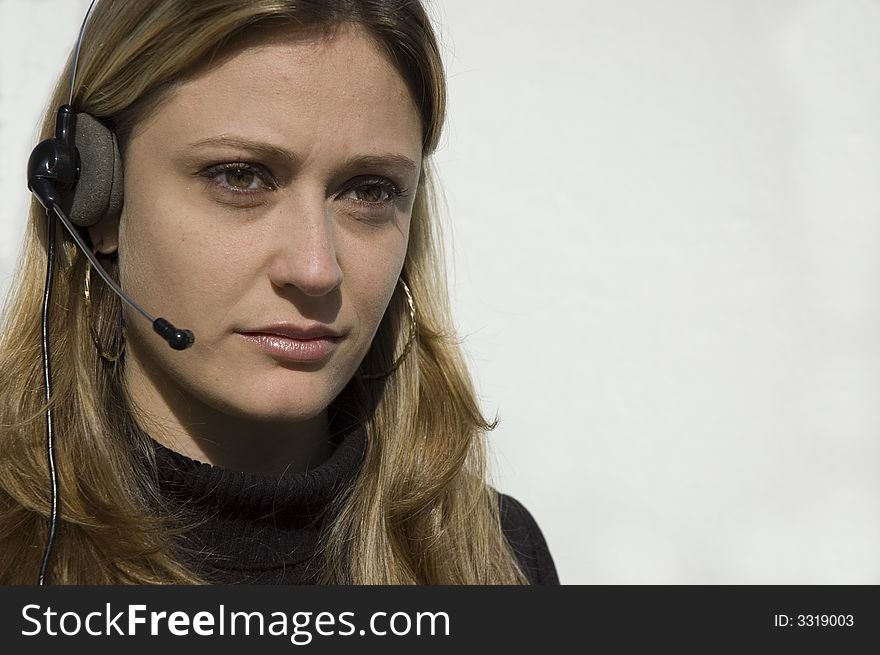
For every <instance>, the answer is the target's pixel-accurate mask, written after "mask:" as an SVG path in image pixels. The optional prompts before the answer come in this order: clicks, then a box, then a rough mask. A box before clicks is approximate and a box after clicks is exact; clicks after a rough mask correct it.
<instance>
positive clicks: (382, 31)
mask: <svg viewBox="0 0 880 655" xmlns="http://www.w3.org/2000/svg"><path fill="white" fill-rule="evenodd" d="M274 24H284V25H291V26H295V29H302V30H315V29H316V30H318V31H324V33H329V31H330V30H332V29H333V28H335V27H339V26H341V25H344V24H355V25H358V26H359V27H361V28H362V29H365V30H366V31H367V33H368V34H370V35H371V37H372V38H373V39H374V40H375V41H376V43H377V44H378V45H379V46H380V48H381V49H382V51H383V53H384V54H385V55H386V56H388V58H389V60H390V61H391V62H392V63H393V65H394V66H395V67H396V69H397V70H398V72H399V73H400V75H401V76H402V78H403V79H404V80H405V81H406V83H407V85H408V88H409V89H410V92H411V94H412V96H413V98H414V100H415V103H416V106H417V107H418V108H419V111H420V112H421V116H422V128H423V137H424V141H423V151H424V153H425V158H424V161H423V175H422V179H421V180H420V182H419V186H418V192H417V195H416V199H415V204H414V208H413V214H412V221H411V232H410V239H409V247H408V252H407V255H406V259H405V262H404V266H403V271H402V274H401V275H402V277H403V278H404V279H405V280H406V281H407V283H408V286H409V288H410V290H411V293H412V298H413V301H414V303H415V306H416V308H417V317H418V339H417V341H416V343H415V344H414V347H413V349H412V351H411V352H410V353H409V355H408V356H407V357H406V358H405V359H404V361H403V363H402V364H401V366H400V367H399V368H398V369H397V370H396V371H394V373H393V374H392V375H390V376H389V377H387V378H385V379H383V380H380V381H375V380H366V379H364V377H363V376H362V375H361V373H362V372H363V373H373V372H380V371H383V370H387V369H388V368H389V366H390V365H391V364H392V362H394V361H395V358H396V355H397V353H399V352H400V351H402V349H403V345H404V343H405V341H406V339H407V337H408V316H407V304H406V302H405V299H403V298H401V297H400V296H401V294H400V292H399V291H398V292H396V293H395V295H394V297H393V298H392V300H391V302H390V304H389V306H388V308H387V311H386V314H385V316H384V318H383V320H382V323H381V324H380V327H379V330H378V332H377V335H376V337H375V339H374V342H373V344H372V345H371V348H370V350H369V352H368V353H367V355H366V357H365V358H364V361H363V363H362V365H361V369H359V373H358V374H357V375H355V377H354V378H353V379H352V381H351V382H350V383H349V385H348V387H347V388H346V391H345V392H344V393H349V394H351V396H352V397H353V398H354V406H355V407H356V408H357V411H358V412H359V417H358V418H359V419H360V420H361V421H362V422H363V423H364V425H365V427H366V430H367V435H368V438H367V450H366V454H365V458H364V461H363V463H362V466H361V468H360V470H359V472H358V474H357V476H356V477H355V478H354V480H353V481H352V483H351V485H350V487H349V488H348V489H347V490H346V492H345V493H343V494H340V495H339V496H338V498H337V500H336V504H335V505H334V506H333V510H334V511H333V520H332V521H331V522H330V524H329V526H328V527H327V529H326V530H325V532H324V534H323V535H322V542H321V548H320V557H321V564H322V566H321V582H323V583H327V584H407V583H416V584H446V583H451V584H471V583H475V584H498V583H504V584H524V583H526V582H527V580H526V577H525V576H524V574H523V572H522V570H521V569H520V567H519V565H518V564H517V561H516V558H515V557H514V555H513V553H512V551H511V550H510V547H509V545H508V543H507V541H506V539H505V538H504V535H503V533H502V530H501V526H500V521H499V508H498V494H497V492H496V491H495V490H494V489H493V488H492V486H491V485H490V484H488V483H487V477H486V476H487V469H486V433H487V432H488V431H489V430H491V429H493V428H494V427H495V425H496V423H497V420H496V421H495V422H492V423H489V422H487V421H486V420H485V419H484V418H483V416H482V414H481V412H480V409H479V405H478V403H477V400H476V395H475V391H474V388H473V384H472V381H471V378H470V376H469V373H468V370H467V367H466V365H465V363H464V360H463V357H462V353H461V349H460V343H459V340H458V338H457V336H456V332H455V329H454V326H453V323H452V320H451V312H450V308H449V301H448V291H447V287H446V278H445V273H444V268H443V262H444V257H443V253H442V239H441V235H440V233H439V227H440V226H439V222H438V220H437V217H438V207H437V193H436V189H435V188H434V183H433V179H434V175H433V173H432V167H431V159H430V156H431V155H432V154H433V152H434V151H435V149H436V147H437V144H438V140H439V137H440V133H441V129H442V126H443V122H444V119H445V108H446V90H445V73H444V70H443V66H442V61H441V57H440V53H439V50H438V46H437V42H436V37H435V35H434V33H433V30H432V27H431V24H430V20H429V18H428V16H427V15H426V13H425V10H424V8H423V6H422V5H421V3H420V2H419V0H355V1H353V0H250V1H249V2H241V0H202V1H200V2H185V1H183V0H155V1H152V2H130V1H129V0H101V2H99V3H98V5H97V7H96V8H95V10H94V13H93V16H92V19H91V21H90V23H89V26H88V28H87V29H86V33H85V38H84V40H83V45H82V51H81V55H80V63H79V70H78V75H77V84H76V87H75V89H74V102H73V105H74V107H75V108H76V110H77V111H82V112H87V113H89V114H91V115H93V116H94V117H96V118H98V119H99V120H102V121H103V122H105V123H106V124H108V125H109V126H111V127H113V128H114V129H115V130H116V132H117V135H118V137H119V141H120V146H121V147H122V148H123V150H124V148H125V145H126V141H127V139H128V136H129V135H130V133H131V130H132V128H133V126H134V125H136V124H137V123H138V121H140V120H141V119H142V117H143V116H144V115H145V113H147V112H149V110H150V108H151V107H154V106H156V104H157V103H160V102H161V101H162V99H163V97H165V96H166V94H167V93H168V92H169V91H170V90H172V89H173V87H174V84H175V83H176V82H177V81H178V80H180V79H182V78H183V77H184V76H186V75H189V74H192V73H193V72H194V71H196V70H197V69H198V68H199V67H200V66H202V65H205V64H209V63H210V62H211V61H212V59H213V58H214V57H216V56H217V55H220V54H222V53H223V52H224V51H228V49H229V48H230V47H231V44H233V43H234V41H235V39H237V38H238V37H240V36H242V35H243V34H244V33H245V32H250V31H251V30H253V29H255V28H256V27H260V26H265V25H274ZM68 92H69V87H68V78H67V71H65V73H64V74H63V75H62V77H61V79H60V81H59V83H58V86H57V87H56V90H55V93H54V96H53V98H52V101H51V103H50V105H49V111H48V112H47V113H46V115H45V118H44V122H43V130H42V132H43V138H48V137H49V136H50V135H51V134H52V132H53V127H54V114H55V108H56V107H58V106H60V105H61V104H63V103H64V102H66V100H67V94H68ZM83 236H84V237H86V238H87V234H86V232H85V231H83ZM46 242H47V228H46V216H45V212H44V211H43V210H42V208H41V207H40V206H39V204H38V203H36V202H33V203H32V206H31V211H30V220H29V223H28V226H27V231H26V235H25V243H24V249H23V252H22V254H21V257H20V260H19V262H18V266H17V270H16V276H15V278H14V280H13V284H12V286H11V290H10V295H9V297H8V298H7V302H6V306H5V311H4V315H5V316H4V320H3V324H2V332H0V380H2V381H3V386H4V388H3V393H2V397H0V449H2V453H3V455H2V458H0V582H2V583H4V584H10V583H31V582H34V581H35V580H36V579H37V573H38V569H39V564H40V558H41V554H42V549H43V547H44V545H45V543H46V539H47V536H48V516H49V512H50V501H49V494H48V491H47V489H48V465H47V458H46V453H45V448H46V446H45V420H46V419H45V412H46V409H47V408H46V404H45V402H44V398H43V391H42V389H43V368H42V353H41V337H40V320H41V309H42V296H43V284H44V278H45V270H46V263H47V261H46V257H47V256H46ZM85 266H86V260H85V257H84V256H83V255H82V253H81V252H79V251H78V250H77V248H76V247H75V245H74V243H73V240H72V239H70V236H69V235H68V234H66V233H65V232H64V231H63V230H58V237H57V239H56V264H55V267H56V270H55V274H54V287H55V288H54V291H53V297H52V304H51V308H50V314H49V316H50V318H49V325H48V332H49V342H50V343H51V345H52V378H53V397H52V400H51V409H52V412H53V420H54V430H55V432H56V433H57V435H58V437H57V445H56V449H57V450H56V461H57V468H58V472H59V488H60V490H61V495H60V497H61V505H60V524H59V528H58V539H57V542H56V545H55V548H54V550H53V559H52V565H51V568H50V575H49V578H48V581H50V582H54V583H61V584H107V583H113V584H154V583H176V584H185V583H199V582H202V580H201V579H200V578H199V576H198V575H197V574H196V573H194V572H193V571H191V570H189V569H188V567H187V566H186V564H185V563H184V561H185V559H184V558H183V556H182V553H181V552H180V551H179V549H178V548H179V546H178V545H177V544H178V540H177V539H176V537H177V536H178V535H179V534H181V533H183V532H185V531H186V529H187V526H185V525H181V524H180V523H179V522H178V521H176V520H174V519H175V517H172V516H170V515H168V514H167V512H163V511H162V510H161V507H162V501H161V498H160V495H159V492H158V490H157V479H156V471H155V463H154V460H153V450H152V447H151V445H150V440H149V438H148V437H147V436H146V435H145V434H144V432H143V431H142V430H141V429H140V428H139V425H140V424H141V422H140V421H139V420H138V417H137V413H136V410H135V409H134V407H133V405H132V403H131V402H130V401H129V398H128V396H127V393H126V390H125V388H124V385H123V384H122V370H121V368H122V367H121V366H116V365H112V364H108V363H107V362H106V361H104V360H103V359H101V358H100V357H99V356H98V354H97V353H96V350H95V347H94V344H93V342H92V340H91V337H90V333H89V327H88V322H87V319H86V315H85V311H84V302H83V293H82V281H83V280H84V276H85ZM106 268H107V269H108V271H109V273H110V274H111V275H112V276H113V277H114V278H116V279H118V267H117V265H116V263H115V259H114V260H110V261H108V263H107V266H106ZM92 315H93V317H94V322H95V323H96V326H97V330H98V332H99V337H100V340H101V342H102V343H103V344H105V345H109V347H110V349H111V350H112V349H114V348H115V346H116V345H117V344H118V343H120V340H121V339H122V338H123V336H122V328H121V320H120V319H121V306H120V302H119V300H118V299H117V298H116V296H115V295H113V294H112V293H109V292H108V291H107V290H106V288H105V287H104V285H100V288H98V289H95V290H93V292H92ZM144 462H147V463H149V464H152V466H144Z"/></svg>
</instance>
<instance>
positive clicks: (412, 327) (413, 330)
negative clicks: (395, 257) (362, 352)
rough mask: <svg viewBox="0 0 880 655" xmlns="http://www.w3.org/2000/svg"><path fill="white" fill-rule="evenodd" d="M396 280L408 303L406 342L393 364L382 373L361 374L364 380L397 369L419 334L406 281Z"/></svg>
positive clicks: (414, 309)
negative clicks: (407, 333) (407, 337)
mask: <svg viewBox="0 0 880 655" xmlns="http://www.w3.org/2000/svg"><path fill="white" fill-rule="evenodd" d="M398 282H400V284H401V286H402V287H403V292H404V293H405V294H406V304H407V305H409V339H408V340H407V342H406V345H405V346H404V347H403V352H402V353H400V356H399V357H398V358H397V359H395V360H394V364H392V365H391V368H389V369H388V370H387V371H385V372H384V373H377V374H372V375H362V376H361V377H362V378H364V379H365V380H376V379H379V378H386V377H388V376H389V375H391V374H392V373H394V371H396V370H397V369H398V367H399V366H400V365H401V363H403V360H404V358H406V356H407V355H408V354H409V351H410V350H412V345H413V342H414V341H415V340H416V339H417V338H418V336H419V327H418V323H416V308H415V305H414V304H413V299H412V293H410V290H409V287H408V286H407V285H406V282H404V281H403V278H402V277H401V278H398Z"/></svg>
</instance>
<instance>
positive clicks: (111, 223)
mask: <svg viewBox="0 0 880 655" xmlns="http://www.w3.org/2000/svg"><path fill="white" fill-rule="evenodd" d="M88 230H89V238H90V239H91V240H92V246H93V249H94V251H95V252H97V253H101V254H102V255H112V254H113V253H114V252H116V251H117V250H118V249H119V215H118V214H117V215H116V216H114V217H112V218H105V219H104V220H102V221H98V223H97V224H96V225H92V226H91V227H89V228H88Z"/></svg>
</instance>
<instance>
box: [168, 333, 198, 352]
mask: <svg viewBox="0 0 880 655" xmlns="http://www.w3.org/2000/svg"><path fill="white" fill-rule="evenodd" d="M195 340H196V338H195V335H193V333H192V332H190V331H189V330H175V331H174V334H173V335H171V338H170V339H168V345H169V346H171V347H172V348H174V350H186V349H187V348H189V347H190V346H191V345H193V342H194V341H195Z"/></svg>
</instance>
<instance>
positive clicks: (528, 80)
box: [0, 0, 880, 584]
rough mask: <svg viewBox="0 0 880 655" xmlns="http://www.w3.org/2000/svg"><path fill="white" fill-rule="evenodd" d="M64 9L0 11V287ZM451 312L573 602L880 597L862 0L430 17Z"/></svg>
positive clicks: (478, 11) (505, 469)
mask: <svg viewBox="0 0 880 655" xmlns="http://www.w3.org/2000/svg"><path fill="white" fill-rule="evenodd" d="M86 5H87V2H86V1H85V0H0V16H2V23H0V152H2V154H3V156H4V159H5V161H6V162H7V168H6V170H5V174H4V175H3V181H4V183H5V184H4V185H3V188H4V190H5V195H4V200H3V202H2V204H0V292H3V291H5V289H6V288H8V285H9V282H10V279H9V276H10V274H11V272H12V269H13V265H14V260H15V256H16V253H17V251H18V247H19V243H20V241H19V240H20V238H21V234H22V231H23V225H24V212H25V206H26V203H27V201H28V196H27V192H26V188H25V176H24V169H25V162H26V159H27V156H28V154H29V151H30V148H31V146H32V145H33V140H34V134H35V129H36V128H35V125H36V122H37V117H38V114H39V113H40V111H41V110H42V109H43V108H44V106H45V103H46V101H47V98H48V93H49V88H50V85H51V84H52V81H53V79H54V78H55V77H56V75H58V74H59V73H60V67H61V63H62V62H63V60H64V57H65V54H66V51H67V50H68V49H69V48H70V47H71V45H72V44H73V41H74V39H75V33H76V31H77V29H78V25H79V22H80V20H81V18H82V13H83V10H84V8H85V6H86ZM432 5H433V10H432V11H433V13H434V15H435V16H436V17H437V20H438V23H439V25H438V29H439V32H440V36H441V39H442V41H443V46H444V51H445V56H446V62H447V66H448V72H449V83H450V121H449V124H448V131H447V133H446V138H445V140H444V144H443V146H442V148H441V150H440V151H439V152H438V156H437V161H438V163H439V166H440V169H441V172H442V177H443V181H444V185H445V189H446V194H447V197H448V205H449V214H450V221H451V223H452V227H451V229H450V230H449V236H450V259H451V263H452V265H453V266H452V268H451V271H450V272H451V275H452V290H453V293H454V299H455V305H456V309H457V318H458V322H459V325H460V327H461V330H462V333H463V334H464V335H465V337H466V342H465V343H466V348H467V352H468V354H469V359H470V361H471V362H472V364H473V366H474V370H475V375H476V378H477V382H478V385H479V389H480V392H481V398H482V402H483V407H484V410H485V411H486V413H487V414H489V415H490V416H491V415H493V414H494V413H495V412H496V411H497V412H498V413H499V415H500V418H501V424H500V427H499V428H498V430H497V431H496V432H495V433H494V434H493V436H492V441H493V443H494V456H495V462H494V466H493V470H494V474H495V476H494V477H495V480H496V482H497V486H499V487H500V488H501V489H502V490H504V491H506V492H508V493H511V494H512V495H514V496H516V497H517V498H519V499H520V500H521V501H523V503H524V504H525V505H526V506H527V507H528V508H529V509H530V510H531V511H532V513H533V514H534V515H535V517H536V518H537V520H538V522H539V524H540V525H541V527H542V529H543V531H544V534H545V536H546V538H547V540H548V542H549V545H550V548H551V550H552V552H553V554H554V557H555V559H556V563H557V567H558V569H559V573H560V576H561V578H562V580H563V582H567V583H798V584H802V583H804V584H805V583H873V584H877V583H880V466H878V465H880V447H878V428H880V402H878V392H880V344H878V336H880V331H878V328H880V297H878V290H877V287H878V285H877V280H878V276H880V184H878V180H880V119H878V117H880V1H878V0H772V1H768V0H736V1H734V0H664V2H651V1H649V0H568V1H566V0H545V1H544V2H542V3H540V4H539V5H535V4H533V3H525V2H510V1H505V0H434V1H433V3H432Z"/></svg>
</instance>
